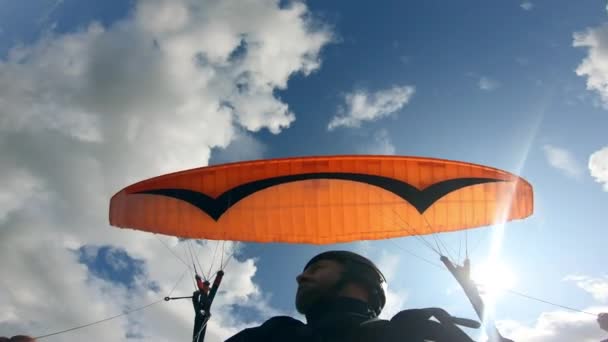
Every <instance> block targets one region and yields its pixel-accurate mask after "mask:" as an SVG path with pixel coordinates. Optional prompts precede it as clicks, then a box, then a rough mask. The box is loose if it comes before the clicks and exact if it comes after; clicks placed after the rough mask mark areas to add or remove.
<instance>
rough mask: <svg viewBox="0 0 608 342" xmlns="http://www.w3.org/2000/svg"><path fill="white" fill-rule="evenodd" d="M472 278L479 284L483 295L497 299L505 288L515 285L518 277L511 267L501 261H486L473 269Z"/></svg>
mask: <svg viewBox="0 0 608 342" xmlns="http://www.w3.org/2000/svg"><path fill="white" fill-rule="evenodd" d="M471 278H472V279H473V281H474V282H475V283H476V284H477V285H478V286H479V290H480V294H481V295H482V296H490V297H493V298H494V299H496V298H497V297H500V296H501V295H502V294H503V293H504V290H508V289H510V288H512V287H513V286H515V283H516V281H517V278H516V276H515V273H514V272H513V271H512V269H511V268H510V267H508V266H507V265H505V264H503V263H500V262H493V263H485V264H481V265H479V266H477V267H473V269H472V270H471Z"/></svg>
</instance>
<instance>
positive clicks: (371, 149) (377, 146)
mask: <svg viewBox="0 0 608 342" xmlns="http://www.w3.org/2000/svg"><path fill="white" fill-rule="evenodd" d="M358 152H359V153H361V154H387V155H391V154H395V152H396V149H395V145H393V143H392V142H391V137H390V136H389V134H388V131H387V130H385V129H381V130H379V131H377V132H376V133H374V137H373V141H372V142H370V143H368V144H367V145H364V146H361V147H359V148H358Z"/></svg>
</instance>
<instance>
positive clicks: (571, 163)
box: [543, 144, 583, 178]
mask: <svg viewBox="0 0 608 342" xmlns="http://www.w3.org/2000/svg"><path fill="white" fill-rule="evenodd" d="M543 151H544V152H545V157H546V158H547V162H549V164H550V165H551V166H553V167H554V168H556V169H558V170H560V171H562V172H563V173H564V174H565V175H567V176H569V177H572V178H580V177H581V176H582V174H583V168H582V167H581V166H580V164H579V162H578V161H577V160H576V158H574V156H573V155H572V153H571V152H570V151H568V150H566V149H564V148H561V147H556V146H553V145H548V144H547V145H545V146H543Z"/></svg>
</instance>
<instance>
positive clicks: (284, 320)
mask: <svg viewBox="0 0 608 342" xmlns="http://www.w3.org/2000/svg"><path fill="white" fill-rule="evenodd" d="M304 325H305V324H304V322H302V321H300V320H297V319H295V318H293V317H290V316H274V317H271V318H269V319H268V320H266V322H264V323H263V324H262V325H261V327H276V326H290V327H294V326H304Z"/></svg>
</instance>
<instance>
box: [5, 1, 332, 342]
mask: <svg viewBox="0 0 608 342" xmlns="http://www.w3.org/2000/svg"><path fill="white" fill-rule="evenodd" d="M56 10H57V11H60V10H61V7H60V8H57V9H56ZM330 40H331V32H329V31H328V29H327V28H325V27H323V26H320V25H319V24H318V23H317V22H314V21H313V19H312V17H311V15H310V13H309V11H308V9H307V8H306V6H305V5H304V4H302V3H300V2H294V3H292V4H290V5H288V6H281V7H279V5H278V3H277V2H276V1H271V0H268V1H221V2H217V1H202V2H201V1H198V0H197V1H194V0H179V1H175V0H171V1H169V0H149V1H148V0H147V1H140V2H137V3H136V5H135V7H134V8H133V10H132V13H131V14H130V15H129V16H128V17H126V18H124V19H123V20H121V21H119V22H117V23H115V24H113V25H112V26H109V27H104V26H102V25H100V24H97V23H91V24H90V25H89V26H88V27H86V28H84V29H81V30H78V31H75V32H71V33H66V34H56V33H53V32H50V33H48V34H47V35H45V36H44V37H41V38H40V39H39V40H37V41H36V42H35V43H33V44H31V45H23V46H20V47H15V48H13V49H11V50H10V52H9V53H8V55H7V56H6V58H4V59H2V60H0V89H2V92H0V155H2V163H0V172H1V174H2V177H0V241H2V248H0V269H2V273H3V276H2V277H1V278H0V306H1V307H2V308H3V310H2V311H3V312H2V313H1V314H0V331H2V333H3V334H12V333H14V334H17V333H23V332H25V333H29V334H45V333H49V332H53V331H57V330H61V329H66V328H71V327H73V326H75V325H79V324H83V323H88V322H91V321H96V320H99V319H102V318H106V317H109V316H112V315H116V314H118V313H121V312H123V311H124V310H128V309H132V308H137V307H139V306H142V305H144V304H147V303H151V302H154V301H156V300H158V299H159V298H162V297H163V296H164V295H166V294H167V293H168V292H170V291H171V290H172V289H173V288H175V289H174V290H173V291H174V292H175V293H181V294H188V293H191V291H192V284H191V279H189V280H186V279H183V280H182V281H181V282H180V283H177V279H179V278H180V276H181V274H182V273H183V272H184V270H185V269H186V266H184V265H182V263H181V262H180V261H179V260H177V258H175V257H174V256H173V255H171V253H170V252H169V251H168V250H167V248H165V247H164V246H163V245H162V244H161V243H160V242H159V241H158V239H157V238H156V237H155V236H153V235H152V234H148V233H142V232H138V231H132V230H121V229H116V228H111V227H109V226H108V223H107V210H108V201H109V199H110V197H111V195H112V194H113V193H115V192H116V191H118V190H119V189H121V188H122V187H124V186H126V185H128V184H130V183H132V182H134V181H137V180H141V179H144V178H148V177H151V176H155V175H159V174H161V173H164V172H168V171H175V170H179V169H186V168H190V167H195V166H201V165H205V164H206V163H207V162H208V160H209V157H210V154H211V151H212V149H214V148H215V149H217V148H220V149H221V148H224V147H226V146H230V144H231V143H232V142H233V141H235V139H236V140H237V142H238V140H239V138H238V136H239V134H240V133H239V132H247V131H250V132H251V131H253V132H255V131H258V130H262V129H267V130H269V131H270V132H273V133H279V132H281V130H283V129H285V128H287V127H288V126H289V125H290V124H291V123H292V122H293V120H294V119H295V113H293V112H292V111H291V110H290V109H289V106H288V105H287V104H286V103H284V102H282V101H281V100H280V99H279V98H277V97H276V96H275V95H274V94H275V91H276V90H277V89H284V88H285V87H286V86H287V81H288V79H289V78H290V77H291V76H292V75H294V74H297V73H300V74H303V75H308V74H310V73H311V72H314V71H315V70H316V69H318V68H319V67H320V57H319V53H320V51H321V49H322V47H323V46H324V45H326V44H327V43H328V42H329V41H330ZM246 139H250V140H251V139H253V138H252V137H248V138H246ZM251 141H253V140H251ZM259 150H260V149H255V148H254V149H253V150H250V151H252V152H251V154H255V153H258V151H259ZM240 156H241V155H238V156H237V157H240ZM159 238H160V239H161V240H162V241H163V242H164V243H165V244H167V246H168V247H169V248H171V249H172V251H175V252H181V251H183V248H184V244H185V242H184V241H179V240H178V239H176V238H169V237H159ZM106 247H107V248H111V250H112V251H117V250H120V251H124V253H126V254H125V255H123V254H120V253H119V254H116V253H114V252H113V253H110V254H106V255H105V256H104V257H103V258H101V256H100V255H101V254H100V253H102V254H103V253H104V252H102V251H103V250H104V248H106ZM214 247H215V244H203V245H200V246H198V247H197V248H198V249H200V250H201V255H205V254H209V255H210V254H211V253H213V250H214ZM79 251H80V252H79ZM230 251H236V252H237V255H236V258H233V261H232V262H231V264H230V266H229V268H228V270H227V275H226V278H225V281H224V285H223V290H224V291H225V292H222V295H220V296H218V297H217V303H216V304H217V305H215V304H214V306H215V310H216V312H215V315H214V319H213V320H212V321H211V322H210V323H209V330H208V340H209V341H223V340H224V339H225V338H226V337H227V336H228V335H229V334H231V333H233V332H234V331H236V330H237V329H239V328H242V327H244V324H245V323H244V322H242V321H240V320H239V318H238V317H235V315H233V312H232V310H233V308H234V307H235V306H236V305H244V306H248V307H250V308H254V309H255V310H260V312H263V313H264V314H266V313H271V312H273V310H272V308H270V307H268V305H267V304H266V303H267V301H266V300H265V299H264V298H265V297H264V295H263V291H261V290H260V289H259V288H258V287H257V285H256V284H254V283H253V282H252V280H251V278H252V276H253V275H254V274H255V271H256V266H255V263H254V262H253V261H252V260H247V259H242V258H240V257H239V256H238V255H239V254H238V245H229V246H227V247H226V252H230ZM81 253H84V256H83V255H81ZM182 255H183V254H182ZM102 256H103V255H102ZM119 256H120V257H119ZM209 258H210V257H209ZM201 259H202V258H201ZM92 260H97V261H99V260H104V261H103V262H104V263H106V264H107V265H113V267H114V268H115V269H116V270H120V269H125V268H126V269H129V268H130V267H131V266H133V265H132V264H133V263H135V264H137V270H140V271H138V272H137V274H136V275H137V279H135V280H133V279H131V280H132V281H130V282H129V283H128V284H129V286H126V285H125V283H124V282H121V281H119V279H112V278H110V277H107V276H106V275H104V274H103V273H100V272H96V269H95V267H96V266H95V263H92V262H90V261H92ZM134 260H136V261H137V262H136V261H134ZM176 265H177V267H176ZM97 271H98V270H97ZM122 280H124V279H122ZM176 283H177V285H176ZM151 284H153V285H151ZM192 318H193V317H192V307H191V304H189V303H188V302H187V301H182V302H178V301H176V302H171V303H164V302H161V303H158V304H155V305H154V306H152V307H150V308H148V309H146V310H144V311H141V312H138V314H137V315H133V316H128V317H121V318H118V319H116V320H112V321H109V322H105V323H103V324H100V325H97V326H92V327H89V328H86V329H83V330H78V331H74V332H70V333H66V334H65V335H58V336H54V337H49V338H48V339H46V341H49V342H52V341H80V340H88V341H93V342H95V341H127V340H135V339H144V340H146V341H176V340H187V339H188V338H189V336H190V334H191V331H190V330H191V324H192Z"/></svg>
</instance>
